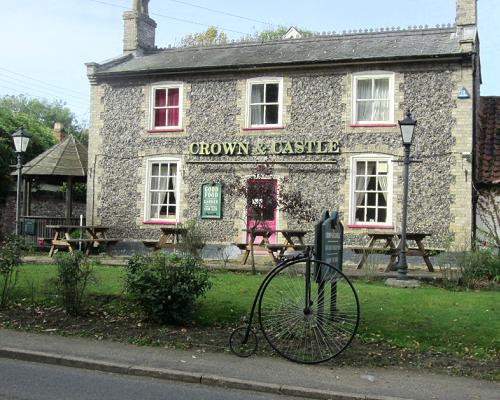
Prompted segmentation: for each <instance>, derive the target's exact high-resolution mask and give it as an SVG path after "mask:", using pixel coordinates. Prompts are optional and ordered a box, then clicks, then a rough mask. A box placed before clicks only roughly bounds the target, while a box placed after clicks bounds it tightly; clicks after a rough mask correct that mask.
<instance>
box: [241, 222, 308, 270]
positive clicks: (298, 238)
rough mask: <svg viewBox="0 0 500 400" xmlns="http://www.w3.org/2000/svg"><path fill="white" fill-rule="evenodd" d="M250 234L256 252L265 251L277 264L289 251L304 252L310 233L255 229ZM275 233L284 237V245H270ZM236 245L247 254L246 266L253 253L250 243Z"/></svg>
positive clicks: (295, 230)
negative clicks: (305, 240) (306, 237)
mask: <svg viewBox="0 0 500 400" xmlns="http://www.w3.org/2000/svg"><path fill="white" fill-rule="evenodd" d="M249 233H250V240H251V241H252V242H253V244H254V245H253V247H254V250H255V249H262V250H265V251H266V252H267V254H269V256H270V257H271V259H272V260H273V263H274V264H277V263H278V262H279V261H280V260H281V259H282V258H283V256H284V255H285V252H286V251H287V250H303V249H304V248H305V244H304V237H305V236H306V234H307V233H308V231H305V230H298V229H277V230H272V229H255V230H250V231H249ZM275 233H280V234H281V235H282V236H283V239H284V240H283V243H281V244H280V243H270V237H271V236H272V235H273V234H275ZM258 238H260V240H258ZM234 245H235V246H237V247H238V248H239V249H240V250H242V251H244V252H245V253H244V255H243V260H242V264H243V265H245V264H246V263H247V261H248V256H249V255H250V251H251V249H250V243H234Z"/></svg>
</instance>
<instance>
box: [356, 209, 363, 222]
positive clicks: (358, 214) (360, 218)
mask: <svg viewBox="0 0 500 400" xmlns="http://www.w3.org/2000/svg"><path fill="white" fill-rule="evenodd" d="M355 218H356V221H357V222H365V209H364V208H362V207H357V208H356V216H355Z"/></svg>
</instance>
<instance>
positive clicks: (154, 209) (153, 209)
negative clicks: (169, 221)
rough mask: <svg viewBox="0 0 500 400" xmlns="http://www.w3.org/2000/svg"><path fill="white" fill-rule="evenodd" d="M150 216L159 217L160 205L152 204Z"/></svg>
mask: <svg viewBox="0 0 500 400" xmlns="http://www.w3.org/2000/svg"><path fill="white" fill-rule="evenodd" d="M149 216H150V217H151V218H158V206H153V205H152V206H151V209H150V210H149Z"/></svg>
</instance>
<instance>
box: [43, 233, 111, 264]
mask: <svg viewBox="0 0 500 400" xmlns="http://www.w3.org/2000/svg"><path fill="white" fill-rule="evenodd" d="M47 228H49V229H52V230H53V231H54V237H53V238H52V239H51V241H50V244H51V246H50V250H49V257H52V256H53V255H54V253H55V251H56V249H57V248H64V249H67V250H68V251H70V252H73V251H74V250H75V249H76V246H77V245H78V244H86V245H87V246H86V250H85V254H87V255H88V254H90V251H91V249H99V248H100V247H101V245H114V244H116V243H118V242H119V241H120V240H121V239H115V238H107V237H106V232H107V231H108V230H109V227H108V226H102V225H83V226H80V225H47ZM78 230H79V231H81V235H82V238H72V237H71V233H73V232H75V231H78ZM84 233H87V234H88V235H89V236H90V238H89V237H83V234H84ZM106 250H109V247H106Z"/></svg>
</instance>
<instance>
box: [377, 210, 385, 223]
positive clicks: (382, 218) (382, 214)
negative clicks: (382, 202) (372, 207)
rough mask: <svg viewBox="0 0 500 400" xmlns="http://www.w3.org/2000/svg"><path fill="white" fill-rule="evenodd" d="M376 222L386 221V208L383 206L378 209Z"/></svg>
mask: <svg viewBox="0 0 500 400" xmlns="http://www.w3.org/2000/svg"><path fill="white" fill-rule="evenodd" d="M377 222H387V209H385V208H379V209H378V218H377Z"/></svg>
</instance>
